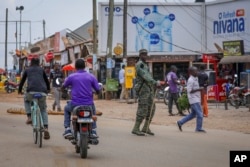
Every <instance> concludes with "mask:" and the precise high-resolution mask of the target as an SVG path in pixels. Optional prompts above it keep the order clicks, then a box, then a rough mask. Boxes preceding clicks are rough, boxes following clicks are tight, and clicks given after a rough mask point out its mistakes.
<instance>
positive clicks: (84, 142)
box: [80, 134, 88, 158]
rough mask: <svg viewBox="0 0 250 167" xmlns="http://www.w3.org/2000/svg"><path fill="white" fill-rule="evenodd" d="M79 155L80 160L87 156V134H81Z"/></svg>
mask: <svg viewBox="0 0 250 167" xmlns="http://www.w3.org/2000/svg"><path fill="white" fill-rule="evenodd" d="M80 155H81V158H87V155H88V135H87V134H81V137H80Z"/></svg>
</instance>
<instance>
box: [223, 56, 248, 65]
mask: <svg viewBox="0 0 250 167" xmlns="http://www.w3.org/2000/svg"><path fill="white" fill-rule="evenodd" d="M230 63H250V55H246V56H225V57H223V58H222V59H221V60H220V64H230Z"/></svg>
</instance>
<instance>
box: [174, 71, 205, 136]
mask: <svg viewBox="0 0 250 167" xmlns="http://www.w3.org/2000/svg"><path fill="white" fill-rule="evenodd" d="M189 73H190V77H189V78H188V82H187V95H188V101H189V103H190V108H191V113H190V114H189V115H187V116H185V117H184V118H182V119H181V120H179V121H177V122H176V123H177V126H178V128H179V130H180V131H182V126H183V125H184V124H185V123H186V122H188V121H190V120H191V119H193V118H195V117H196V129H195V131H196V132H203V133H206V131H205V130H204V129H202V123H203V113H202V109H201V91H203V90H204V87H200V86H199V82H198V77H197V75H198V69H197V68H196V67H190V68H189Z"/></svg>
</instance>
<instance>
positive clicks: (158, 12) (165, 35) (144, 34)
mask: <svg viewBox="0 0 250 167" xmlns="http://www.w3.org/2000/svg"><path fill="white" fill-rule="evenodd" d="M109 11H110V9H109V7H108V3H105V2H100V3H99V13H98V14H99V16H98V23H99V32H98V41H99V44H98V47H99V48H98V49H99V54H102V53H104V54H105V53H106V52H107V34H108V15H109ZM113 11H114V24H113V48H114V47H115V46H117V44H122V43H123V4H122V3H116V4H115V6H114V9H113ZM201 13H202V12H201V6H200V5H198V4H189V5H187V4H184V5H183V4H182V5H177V4H169V3H158V4H155V3H154V4H153V3H150V4H145V3H143V4H142V3H130V4H129V5H128V13H127V14H128V17H127V18H128V19H127V52H128V54H131V53H135V54H137V52H138V51H139V50H140V49H142V48H144V49H147V50H148V51H149V52H163V53H173V52H180V51H186V50H185V49H183V48H187V49H189V50H194V51H201V49H202V29H201V23H202V18H201V16H202V14H201ZM113 48H111V49H112V50H113Z"/></svg>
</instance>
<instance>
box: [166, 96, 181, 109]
mask: <svg viewBox="0 0 250 167" xmlns="http://www.w3.org/2000/svg"><path fill="white" fill-rule="evenodd" d="M178 98H179V93H169V94H168V112H169V114H172V108H173V102H174V103H175V105H176V108H177V110H178V113H179V114H182V112H181V111H180V109H179V106H178V103H177V100H178Z"/></svg>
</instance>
